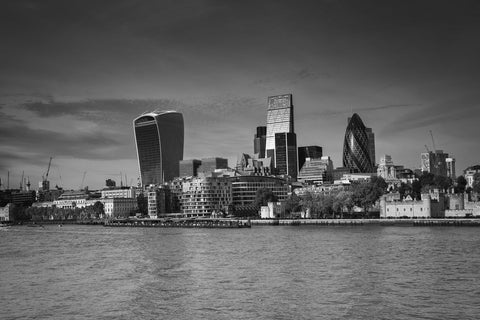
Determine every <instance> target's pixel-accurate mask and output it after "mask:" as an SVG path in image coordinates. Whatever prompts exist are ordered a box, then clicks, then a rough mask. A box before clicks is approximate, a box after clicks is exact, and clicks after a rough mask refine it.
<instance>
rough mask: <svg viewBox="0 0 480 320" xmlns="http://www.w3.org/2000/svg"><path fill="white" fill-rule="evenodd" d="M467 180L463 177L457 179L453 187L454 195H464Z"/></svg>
mask: <svg viewBox="0 0 480 320" xmlns="http://www.w3.org/2000/svg"><path fill="white" fill-rule="evenodd" d="M467 184H468V183H467V179H465V177H464V176H459V177H458V178H457V185H456V187H455V193H464V192H465V190H466V188H467Z"/></svg>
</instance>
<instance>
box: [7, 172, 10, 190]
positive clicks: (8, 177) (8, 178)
mask: <svg viewBox="0 0 480 320" xmlns="http://www.w3.org/2000/svg"><path fill="white" fill-rule="evenodd" d="M7 190H10V171H8V173H7Z"/></svg>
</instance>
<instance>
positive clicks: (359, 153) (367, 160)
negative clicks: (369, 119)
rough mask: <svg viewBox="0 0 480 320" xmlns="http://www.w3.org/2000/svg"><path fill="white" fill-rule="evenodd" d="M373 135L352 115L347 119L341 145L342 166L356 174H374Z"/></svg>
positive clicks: (355, 115) (356, 116)
mask: <svg viewBox="0 0 480 320" xmlns="http://www.w3.org/2000/svg"><path fill="white" fill-rule="evenodd" d="M374 144H375V142H374V135H373V132H371V129H368V128H366V127H365V125H364V124H363V122H362V119H360V117H359V116H358V114H356V113H354V114H353V116H352V117H351V118H349V119H348V126H347V129H346V132H345V139H344V143H343V166H344V167H346V168H350V169H352V170H354V171H355V172H358V173H371V172H374V167H375V163H374V159H372V156H373V155H374V153H375V145H374Z"/></svg>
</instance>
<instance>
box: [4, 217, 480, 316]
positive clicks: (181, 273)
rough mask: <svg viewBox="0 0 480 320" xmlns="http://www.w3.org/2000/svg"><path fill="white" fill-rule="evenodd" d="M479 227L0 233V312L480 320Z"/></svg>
mask: <svg viewBox="0 0 480 320" xmlns="http://www.w3.org/2000/svg"><path fill="white" fill-rule="evenodd" d="M479 317H480V229H478V228H473V227H393V226H386V227H382V226H354V227H345V226H344V227H318V226H302V227H295V226H253V227H252V228H251V229H177V228H171V229H168V228H167V229H155V228H152V229H148V228H104V227H101V226H76V225H66V226H63V227H61V228H60V227H58V226H45V227H44V228H41V227H36V228H32V227H26V226H19V227H11V228H10V229H9V230H7V231H3V230H1V231H0V318H1V319H478V318H479Z"/></svg>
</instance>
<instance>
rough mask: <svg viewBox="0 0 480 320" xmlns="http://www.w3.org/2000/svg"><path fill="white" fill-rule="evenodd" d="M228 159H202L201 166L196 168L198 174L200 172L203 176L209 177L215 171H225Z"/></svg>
mask: <svg viewBox="0 0 480 320" xmlns="http://www.w3.org/2000/svg"><path fill="white" fill-rule="evenodd" d="M227 168H228V159H225V158H218V157H214V158H203V159H202V160H201V164H200V166H199V167H198V172H202V173H203V174H204V175H209V174H211V173H212V172H214V171H215V170H217V169H227Z"/></svg>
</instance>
